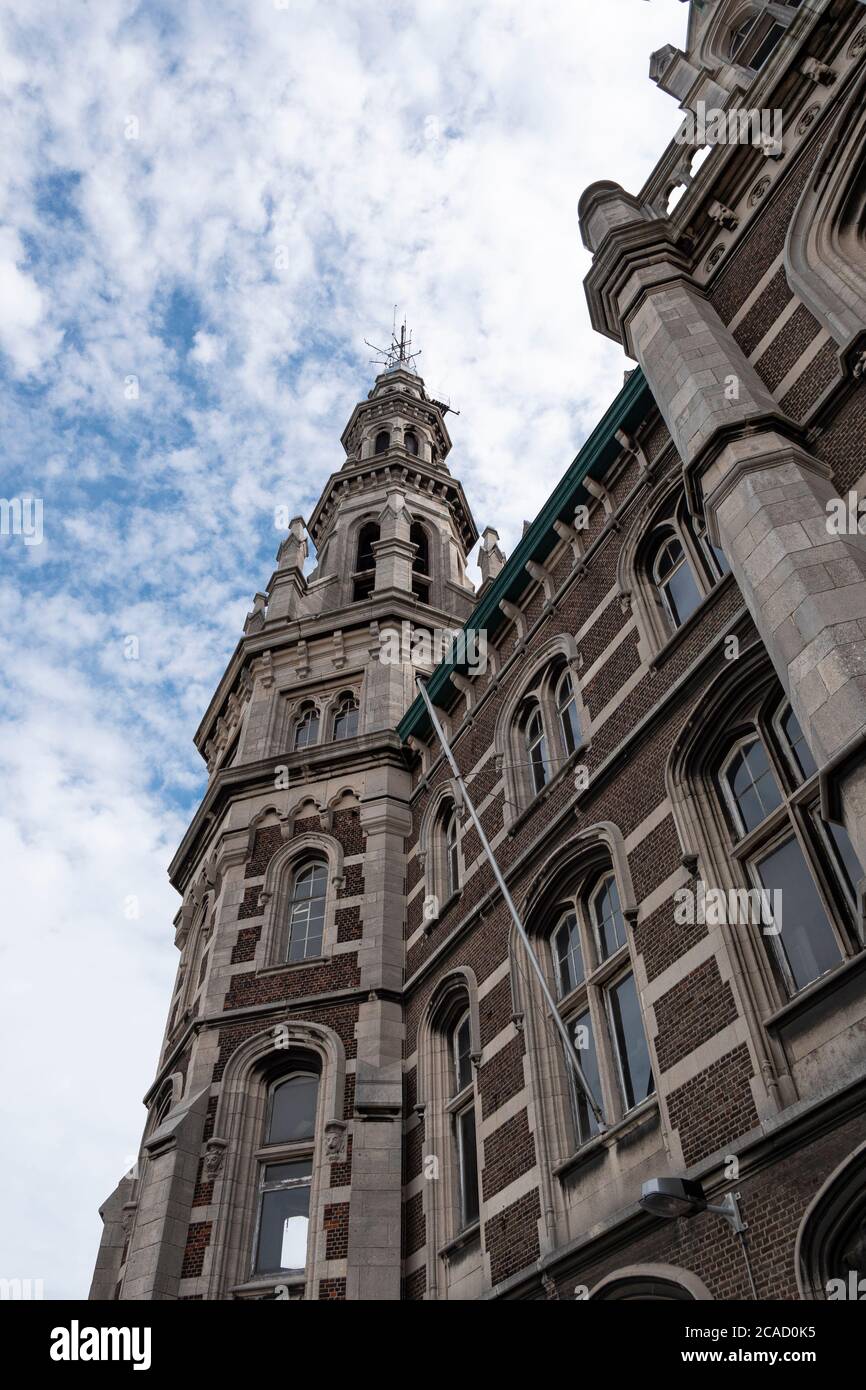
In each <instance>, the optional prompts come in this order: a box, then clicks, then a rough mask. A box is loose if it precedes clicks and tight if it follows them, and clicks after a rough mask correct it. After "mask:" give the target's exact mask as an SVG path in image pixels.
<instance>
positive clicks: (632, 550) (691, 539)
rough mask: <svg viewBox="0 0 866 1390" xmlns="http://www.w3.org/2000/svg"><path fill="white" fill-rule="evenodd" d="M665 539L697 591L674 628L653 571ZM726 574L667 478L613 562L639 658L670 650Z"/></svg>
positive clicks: (648, 659) (676, 481)
mask: <svg viewBox="0 0 866 1390" xmlns="http://www.w3.org/2000/svg"><path fill="white" fill-rule="evenodd" d="M670 539H676V540H677V541H679V544H680V546H681V547H682V550H683V553H684V555H685V559H686V563H687V564H688V566H689V570H690V573H691V576H692V579H693V580H694V582H695V586H696V588H697V590H698V593H699V595H700V602H699V603H698V605H697V607H696V608H694V609H693V610H692V612H691V613H690V614H689V615H688V617H687V618H685V619H684V620H683V622H681V623H680V624H679V626H675V625H674V623H673V620H672V618H671V616H670V614H669V611H668V609H667V606H666V604H665V600H664V597H663V596H662V594H661V593H660V592H659V586H658V583H657V581H656V578H655V572H654V570H655V564H656V559H657V556H658V554H659V552H660V551H661V550H662V548H663V547H664V545H665V544H666V542H668V541H669V540H670ZM725 563H726V565H727V561H726V562H725ZM729 573H730V567H729V566H728V567H727V568H723V566H722V563H721V561H720V559H719V558H718V556H717V555H716V553H715V551H714V549H713V547H712V544H711V542H710V540H709V538H708V536H707V533H706V529H703V530H701V529H700V528H699V527H698V526H697V525H696V523H695V518H694V517H693V516H692V514H691V513H690V511H689V508H688V499H687V497H686V493H685V489H684V488H683V485H682V480H681V478H680V477H679V476H676V477H674V478H670V477H668V478H667V479H665V480H664V481H663V482H661V483H660V484H659V485H658V486H657V487H655V488H654V489H653V491H652V493H651V494H650V496H649V498H648V499H647V501H646V503H645V505H644V506H643V507H642V508H641V510H640V512H639V513H637V515H636V516H635V518H634V520H633V522H632V525H631V527H630V528H629V531H628V533H627V535H626V537H625V539H624V541H623V545H622V548H621V550H620V554H619V559H618V561H617V591H618V593H619V597H620V603H621V605H622V607H623V609H624V610H625V611H626V612H630V613H631V614H632V616H633V617H634V621H635V626H636V629H637V637H638V656H639V657H640V659H641V661H643V662H644V663H646V664H647V665H654V664H656V663H657V662H658V659H659V658H660V657H661V656H662V655H663V654H664V653H666V652H667V651H668V650H669V649H672V648H673V647H674V646H675V645H676V644H677V643H678V642H679V641H680V640H681V637H682V635H683V634H684V633H686V632H688V631H690V630H691V628H692V626H693V625H694V623H695V622H696V621H698V614H700V613H702V612H703V609H704V605H705V604H706V603H707V602H708V601H709V600H710V599H711V598H712V597H713V595H714V594H715V593H716V592H717V590H718V588H719V585H720V584H722V583H724V581H725V579H726V578H727V577H728V575H729Z"/></svg>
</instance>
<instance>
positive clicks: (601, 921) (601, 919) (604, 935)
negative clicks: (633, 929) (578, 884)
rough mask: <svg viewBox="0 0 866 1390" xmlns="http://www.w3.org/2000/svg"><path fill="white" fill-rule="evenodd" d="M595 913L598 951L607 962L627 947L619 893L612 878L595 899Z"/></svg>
mask: <svg viewBox="0 0 866 1390" xmlns="http://www.w3.org/2000/svg"><path fill="white" fill-rule="evenodd" d="M593 913H594V916H595V925H596V930H597V932H598V949H599V954H600V956H601V958H602V960H607V958H608V956H612V955H613V953H614V951H618V950H619V948H620V946H624V945H625V922H624V921H623V917H622V909H621V908H620V905H619V893H618V892H617V889H616V883H615V882H614V880H613V879H612V878H609V879H607V880H606V881H605V884H604V887H603V888H601V889H600V890H599V891H598V893H597V894H596V896H595V897H594V898H593Z"/></svg>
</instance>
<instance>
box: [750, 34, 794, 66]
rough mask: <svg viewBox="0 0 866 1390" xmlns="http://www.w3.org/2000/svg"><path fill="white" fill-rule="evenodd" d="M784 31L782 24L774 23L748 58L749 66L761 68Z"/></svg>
mask: <svg viewBox="0 0 866 1390" xmlns="http://www.w3.org/2000/svg"><path fill="white" fill-rule="evenodd" d="M784 32H785V27H784V25H782V24H774V25H773V27H772V29H771V30H770V32H769V34H768V35H767V37H766V38H765V39H764V40H763V42H762V43H760V44H759V45H758V47H757V49H756V50H755V53H754V54H753V56H752V57H751V58H750V59H749V66H750V67H752V68H762V67H763V66H764V64H765V63H766V61H767V59H768V58H769V56H770V54H771V53H772V52H773V49H774V48H775V47H776V46H777V44H778V43H779V41H780V39H781V38H782V35H783V34H784Z"/></svg>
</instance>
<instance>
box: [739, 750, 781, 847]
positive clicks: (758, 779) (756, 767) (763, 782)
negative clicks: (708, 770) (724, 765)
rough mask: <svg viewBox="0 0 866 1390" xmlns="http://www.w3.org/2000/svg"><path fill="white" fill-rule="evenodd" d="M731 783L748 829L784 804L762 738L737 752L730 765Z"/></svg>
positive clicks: (758, 823)
mask: <svg viewBox="0 0 866 1390" xmlns="http://www.w3.org/2000/svg"><path fill="white" fill-rule="evenodd" d="M728 785H729V786H730V788H731V791H732V792H733V794H734V800H735V801H736V803H737V806H738V808H739V811H740V815H741V816H742V818H743V824H744V825H745V828H746V832H747V833H748V831H750V830H754V829H755V827H756V826H757V825H760V824H761V821H762V820H765V819H766V817H767V816H768V815H769V814H770V812H771V811H775V809H776V807H777V806H781V804H782V795H781V792H780V791H779V788H778V786H777V784H776V779H775V777H774V776H773V772H772V770H771V768H770V764H769V763H768V761H767V754H766V752H765V751H764V745H763V744H762V743H761V741H760V739H755V741H754V743H751V744H749V746H748V747H747V748H742V749H740V751H739V752H738V753H737V755H736V757H735V758H734V759H733V761H732V762H731V764H730V767H729V768H728Z"/></svg>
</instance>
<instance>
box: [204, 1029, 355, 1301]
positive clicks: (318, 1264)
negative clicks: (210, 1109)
mask: <svg viewBox="0 0 866 1390" xmlns="http://www.w3.org/2000/svg"><path fill="white" fill-rule="evenodd" d="M298 1070H318V1074H319V1095H318V1104H317V1110H316V1130H315V1138H314V1141H313V1174H312V1182H311V1190H310V1227H309V1237H308V1247H307V1268H306V1271H305V1273H304V1275H303V1276H300V1277H298V1276H291V1275H289V1276H286V1277H282V1276H277V1277H275V1276H273V1275H268V1276H265V1275H261V1276H254V1277H250V1271H251V1270H252V1268H253V1265H254V1260H255V1247H254V1244H253V1241H254V1237H255V1231H256V1222H257V1215H258V1191H259V1189H258V1181H257V1180H258V1168H259V1164H260V1162H261V1157H260V1151H261V1148H262V1145H261V1136H262V1135H263V1134H264V1123H265V1118H266V1115H267V1105H268V1097H269V1093H270V1089H271V1087H272V1085H273V1084H274V1083H275V1082H276V1081H277V1080H278V1079H283V1080H285V1079H288V1077H289V1075H291V1074H292V1073H293V1072H297V1071H298ZM345 1082H346V1054H345V1049H344V1047H343V1043H342V1041H341V1040H340V1038H339V1036H338V1035H337V1034H336V1033H335V1032H334V1030H333V1029H331V1028H328V1027H327V1026H325V1025H324V1024H320V1023H314V1022H312V1021H309V1020H306V1019H304V1020H300V1019H294V1018H292V1017H291V1016H287V1017H285V1018H284V1021H281V1020H280V1018H279V1017H278V1016H277V1017H274V1018H272V1019H271V1020H270V1021H269V1022H268V1023H267V1024H264V1025H263V1028H262V1031H261V1032H259V1033H256V1034H255V1035H254V1036H253V1037H251V1038H247V1039H245V1041H244V1042H242V1043H241V1044H240V1046H239V1047H238V1048H236V1050H235V1051H234V1052H233V1053H232V1055H231V1057H230V1058H229V1060H228V1062H227V1064H226V1068H225V1071H224V1073H223V1077H222V1082H221V1085H220V1093H219V1098H218V1100H217V1107H216V1114H215V1116H214V1132H213V1137H212V1138H211V1139H210V1140H209V1141H208V1144H207V1149H208V1157H206V1160H205V1163H206V1166H209V1168H210V1172H211V1174H212V1176H213V1179H214V1192H213V1196H212V1199H211V1211H212V1213H213V1229H212V1238H211V1245H210V1266H209V1269H207V1271H206V1275H205V1280H206V1283H205V1286H204V1287H203V1288H202V1290H201V1292H202V1296H203V1297H204V1298H206V1299H227V1298H235V1297H250V1296H253V1297H255V1296H258V1297H267V1296H268V1295H269V1294H270V1295H271V1296H273V1292H274V1290H275V1288H276V1287H277V1286H279V1285H287V1286H288V1287H289V1290H290V1293H291V1292H293V1291H297V1292H299V1291H300V1289H303V1297H304V1299H307V1300H315V1299H316V1297H317V1291H318V1281H319V1279H320V1278H321V1277H323V1276H324V1271H325V1267H326V1239H327V1232H326V1230H325V1207H326V1205H327V1204H328V1203H329V1202H330V1201H331V1173H330V1164H332V1163H339V1162H342V1161H344V1160H345V1156H346V1142H347V1132H348V1125H347V1123H346V1121H345V1120H344V1118H343V1103H344V1095H345Z"/></svg>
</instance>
